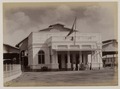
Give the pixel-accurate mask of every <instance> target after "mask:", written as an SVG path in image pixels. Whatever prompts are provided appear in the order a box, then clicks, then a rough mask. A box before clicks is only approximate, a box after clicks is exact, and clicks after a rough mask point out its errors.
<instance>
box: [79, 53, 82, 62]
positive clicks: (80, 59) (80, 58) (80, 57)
mask: <svg viewBox="0 0 120 89" xmlns="http://www.w3.org/2000/svg"><path fill="white" fill-rule="evenodd" d="M81 63H82V52H79V64H81Z"/></svg>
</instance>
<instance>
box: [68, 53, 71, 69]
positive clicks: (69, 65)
mask: <svg viewBox="0 0 120 89" xmlns="http://www.w3.org/2000/svg"><path fill="white" fill-rule="evenodd" d="M67 69H71V63H70V52H69V51H68V52H67Z"/></svg>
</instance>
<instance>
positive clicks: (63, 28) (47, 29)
mask: <svg viewBox="0 0 120 89" xmlns="http://www.w3.org/2000/svg"><path fill="white" fill-rule="evenodd" d="M52 29H56V30H59V31H70V30H71V29H70V28H66V27H64V25H63V24H60V23H57V24H53V25H50V26H49V27H48V28H45V29H42V30H39V32H41V31H50V30H52Z"/></svg>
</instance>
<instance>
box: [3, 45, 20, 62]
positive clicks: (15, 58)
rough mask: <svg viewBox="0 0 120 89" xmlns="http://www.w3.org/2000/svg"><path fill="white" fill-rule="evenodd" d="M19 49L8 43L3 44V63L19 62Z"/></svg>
mask: <svg viewBox="0 0 120 89" xmlns="http://www.w3.org/2000/svg"><path fill="white" fill-rule="evenodd" d="M19 52H20V51H19V49H18V48H17V47H13V46H11V45H8V44H3V62H4V64H9V63H10V64H13V63H14V64H19Z"/></svg>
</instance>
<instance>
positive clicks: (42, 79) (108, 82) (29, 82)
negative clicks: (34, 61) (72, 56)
mask: <svg viewBox="0 0 120 89" xmlns="http://www.w3.org/2000/svg"><path fill="white" fill-rule="evenodd" d="M117 76H118V75H117V71H116V70H115V69H111V68H109V69H101V70H84V71H56V72H53V71H51V72H23V73H22V75H21V76H20V77H18V78H16V79H14V80H12V81H10V82H7V83H5V84H4V86H5V87H9V86H10V87H11V86H12V87H20V86H26V87H27V86H116V85H118V77H117Z"/></svg>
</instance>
